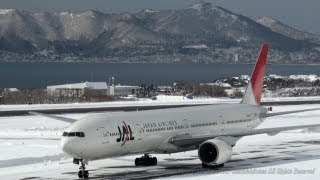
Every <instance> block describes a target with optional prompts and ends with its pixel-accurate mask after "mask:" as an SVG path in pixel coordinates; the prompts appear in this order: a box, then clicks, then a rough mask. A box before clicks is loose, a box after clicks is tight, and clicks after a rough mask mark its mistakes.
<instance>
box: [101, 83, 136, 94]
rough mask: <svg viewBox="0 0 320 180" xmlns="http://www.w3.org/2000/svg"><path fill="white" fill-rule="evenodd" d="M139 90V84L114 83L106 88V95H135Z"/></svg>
mask: <svg viewBox="0 0 320 180" xmlns="http://www.w3.org/2000/svg"><path fill="white" fill-rule="evenodd" d="M139 91H140V87H139V86H122V85H114V86H109V87H108V89H107V95H109V96H128V95H136V94H138V93H139Z"/></svg>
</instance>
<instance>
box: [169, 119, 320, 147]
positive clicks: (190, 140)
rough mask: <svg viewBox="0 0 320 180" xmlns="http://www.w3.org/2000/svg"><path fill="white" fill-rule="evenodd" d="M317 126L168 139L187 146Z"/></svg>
mask: <svg viewBox="0 0 320 180" xmlns="http://www.w3.org/2000/svg"><path fill="white" fill-rule="evenodd" d="M315 127H319V128H320V124H312V125H302V126H287V127H275V128H264V129H253V130H249V131H245V132H243V131H241V132H230V133H217V134H212V135H209V136H188V135H184V136H176V137H173V138H171V139H170V140H169V143H171V144H174V145H176V146H179V147H188V146H192V145H199V144H201V143H202V142H204V141H206V140H209V139H214V138H217V137H234V138H241V137H244V136H251V135H257V134H276V133H279V132H282V131H289V130H297V129H305V128H315Z"/></svg>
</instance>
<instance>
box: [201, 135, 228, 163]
mask: <svg viewBox="0 0 320 180" xmlns="http://www.w3.org/2000/svg"><path fill="white" fill-rule="evenodd" d="M198 156H199V158H200V160H201V161H202V162H203V163H204V164H206V165H219V164H223V163H225V162H227V161H228V160H230V159H231V156H232V147H231V146H230V145H229V144H228V143H226V142H225V141H223V140H221V139H210V140H207V141H205V142H203V143H202V144H201V145H200V146H199V149H198Z"/></svg>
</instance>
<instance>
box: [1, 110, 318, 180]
mask: <svg viewBox="0 0 320 180" xmlns="http://www.w3.org/2000/svg"><path fill="white" fill-rule="evenodd" d="M319 106H320V105H303V106H301V105H300V106H279V107H275V108H274V111H275V112H276V111H287V110H296V109H308V108H316V107H319ZM65 116H67V117H71V118H81V117H84V116H86V114H70V115H65ZM319 122H320V111H313V112H306V113H298V114H291V115H285V116H278V117H274V118H272V119H267V120H266V121H265V122H264V123H263V124H262V125H261V126H260V128H266V127H278V126H291V125H302V124H313V123H319ZM67 126H68V123H64V122H59V121H55V120H51V119H47V118H43V117H37V116H19V117H1V118H0V174H1V178H2V179H76V178H77V171H78V166H77V165H74V164H73V163H72V159H71V158H70V157H68V156H66V155H65V154H63V152H62V151H61V150H60V149H59V138H60V136H61V132H62V131H63V129H64V128H65V127H67ZM156 156H157V157H158V165H157V166H154V167H135V166H134V159H135V158H136V156H126V157H117V158H111V159H105V160H99V161H94V162H90V163H89V166H88V170H89V171H90V176H91V178H92V179H101V178H103V179H151V178H170V179H171V178H175V179H213V178H217V177H219V178H222V179H231V178H232V179H234V178H241V177H243V178H244V177H245V178H247V179H258V178H275V179H282V178H284V177H285V178H290V179H292V178H294V179H303V178H307V179H319V178H320V167H319V164H320V131H318V130H317V129H313V130H298V131H290V132H283V133H280V134H278V135H275V136H268V135H265V134H262V135H255V136H248V137H245V138H243V139H241V140H240V141H239V142H238V143H237V145H236V146H235V147H234V155H233V158H232V160H231V161H230V162H228V163H226V164H225V167H224V168H222V169H219V170H207V169H202V167H201V162H200V160H199V159H198V157H197V151H190V152H185V153H178V154H171V155H156Z"/></svg>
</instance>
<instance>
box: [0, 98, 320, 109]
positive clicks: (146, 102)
mask: <svg viewBox="0 0 320 180" xmlns="http://www.w3.org/2000/svg"><path fill="white" fill-rule="evenodd" d="M319 99H320V97H319ZM239 101H240V99H228V98H208V97H198V98H194V99H188V98H186V97H185V96H166V95H158V96H157V100H151V99H150V98H136V99H134V100H131V101H110V102H96V103H71V104H33V105H27V104H23V105H0V112H1V111H17V110H44V109H72V108H99V107H128V106H152V105H154V106H159V105H184V104H208V103H210V104H216V103H230V102H239Z"/></svg>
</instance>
